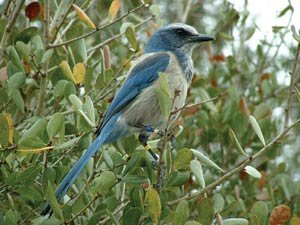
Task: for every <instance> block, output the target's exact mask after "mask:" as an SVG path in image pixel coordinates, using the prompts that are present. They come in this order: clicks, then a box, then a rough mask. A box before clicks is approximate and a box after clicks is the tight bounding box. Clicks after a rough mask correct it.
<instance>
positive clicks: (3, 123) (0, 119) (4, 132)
mask: <svg viewBox="0 0 300 225" xmlns="http://www.w3.org/2000/svg"><path fill="white" fill-rule="evenodd" d="M0 130H1V135H0V145H3V146H4V147H7V146H8V143H9V123H8V121H7V119H6V117H5V116H4V115H2V114H0Z"/></svg>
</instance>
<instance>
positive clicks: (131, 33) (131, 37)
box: [125, 26, 138, 51]
mask: <svg viewBox="0 0 300 225" xmlns="http://www.w3.org/2000/svg"><path fill="white" fill-rule="evenodd" d="M125 36H126V38H127V40H128V42H129V43H130V45H131V47H132V48H133V50H134V51H135V50H137V48H138V42H137V40H136V36H135V30H134V27H133V26H128V27H127V28H126V31H125Z"/></svg>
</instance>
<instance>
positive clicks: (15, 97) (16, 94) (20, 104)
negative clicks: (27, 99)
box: [11, 90, 25, 113]
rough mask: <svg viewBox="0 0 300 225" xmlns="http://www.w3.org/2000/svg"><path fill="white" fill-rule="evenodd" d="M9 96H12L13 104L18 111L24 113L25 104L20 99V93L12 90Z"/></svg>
mask: <svg viewBox="0 0 300 225" xmlns="http://www.w3.org/2000/svg"><path fill="white" fill-rule="evenodd" d="M11 96H12V99H13V102H14V103H15V104H16V106H17V107H18V109H19V110H20V111H21V112H22V113H25V103H24V100H23V98H22V95H21V92H20V91H19V90H13V91H12V94H11Z"/></svg>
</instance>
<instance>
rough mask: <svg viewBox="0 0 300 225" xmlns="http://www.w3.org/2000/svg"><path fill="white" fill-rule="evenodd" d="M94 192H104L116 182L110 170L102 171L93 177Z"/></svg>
mask: <svg viewBox="0 0 300 225" xmlns="http://www.w3.org/2000/svg"><path fill="white" fill-rule="evenodd" d="M94 183H95V191H96V193H100V194H103V195H104V194H106V193H107V192H108V191H110V189H111V188H112V186H113V185H114V184H115V183H116V175H115V174H114V173H113V172H111V171H104V172H102V173H101V174H100V176H99V177H96V178H95V179H94Z"/></svg>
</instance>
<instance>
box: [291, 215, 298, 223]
mask: <svg viewBox="0 0 300 225" xmlns="http://www.w3.org/2000/svg"><path fill="white" fill-rule="evenodd" d="M290 225H300V218H299V217H298V216H296V215H294V216H293V217H292V218H291V220H290Z"/></svg>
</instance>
